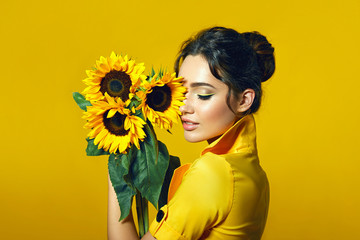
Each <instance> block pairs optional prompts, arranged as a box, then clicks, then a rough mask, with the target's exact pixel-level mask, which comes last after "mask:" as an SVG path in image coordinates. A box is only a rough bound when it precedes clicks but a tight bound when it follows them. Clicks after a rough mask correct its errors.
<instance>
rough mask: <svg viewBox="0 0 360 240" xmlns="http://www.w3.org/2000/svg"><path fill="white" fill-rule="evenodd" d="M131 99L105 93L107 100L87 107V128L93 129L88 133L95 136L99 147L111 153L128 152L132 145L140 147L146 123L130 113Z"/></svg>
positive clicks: (85, 114) (91, 136) (85, 115)
mask: <svg viewBox="0 0 360 240" xmlns="http://www.w3.org/2000/svg"><path fill="white" fill-rule="evenodd" d="M129 102H130V100H128V101H127V102H123V101H122V100H121V98H112V97H111V96H109V95H108V94H107V93H105V100H99V101H95V102H92V106H89V107H88V108H87V111H86V112H85V113H84V118H85V119H87V121H88V122H87V123H86V124H85V126H84V127H85V128H90V129H92V130H91V131H90V133H89V134H88V137H89V138H90V139H93V138H95V140H94V144H95V145H97V146H98V149H101V148H103V149H104V150H105V151H109V152H110V153H126V150H127V149H128V148H129V147H130V146H131V145H132V144H135V146H136V147H137V148H138V149H140V145H139V140H141V141H143V140H144V138H145V136H146V135H145V132H144V130H143V125H144V124H146V123H145V121H144V120H142V119H141V118H139V117H137V116H134V115H130V110H129V109H127V108H126V107H127V105H128V104H129Z"/></svg>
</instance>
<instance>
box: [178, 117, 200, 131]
mask: <svg viewBox="0 0 360 240" xmlns="http://www.w3.org/2000/svg"><path fill="white" fill-rule="evenodd" d="M181 121H182V124H183V128H184V130H185V131H192V130H195V129H196V128H197V127H198V126H199V123H197V122H194V121H192V120H190V119H187V118H184V117H183V118H181Z"/></svg>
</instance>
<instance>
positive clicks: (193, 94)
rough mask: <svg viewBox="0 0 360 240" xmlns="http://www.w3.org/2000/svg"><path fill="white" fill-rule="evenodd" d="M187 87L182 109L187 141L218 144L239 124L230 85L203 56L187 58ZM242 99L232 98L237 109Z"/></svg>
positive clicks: (182, 70)
mask: <svg viewBox="0 0 360 240" xmlns="http://www.w3.org/2000/svg"><path fill="white" fill-rule="evenodd" d="M179 76H181V77H184V86H185V87H186V88H187V93H186V99H185V100H184V103H185V105H183V106H181V107H180V111H181V113H182V116H181V120H182V123H183V127H184V136H185V139H186V140H187V141H189V142H200V141H204V140H207V141H208V142H209V143H211V142H212V141H214V140H215V139H216V138H218V137H219V136H220V135H222V134H223V133H224V132H225V131H226V130H228V129H229V128H230V127H231V126H232V125H233V124H234V122H235V120H236V119H237V118H236V115H235V113H234V112H232V111H231V110H230V108H229V106H228V105H227V103H226V101H227V95H228V89H229V88H228V86H227V85H226V84H225V83H223V82H221V81H220V80H218V79H216V78H215V77H214V76H213V75H212V74H211V72H210V68H209V65H208V62H207V61H206V60H205V58H203V57H202V56H201V55H196V56H192V55H189V56H187V57H186V58H185V59H184V61H183V63H182V65H181V68H180V71H179ZM237 104H238V100H236V99H235V98H230V105H231V107H232V109H234V110H236V107H237Z"/></svg>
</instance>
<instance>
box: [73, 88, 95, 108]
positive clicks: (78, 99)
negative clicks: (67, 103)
mask: <svg viewBox="0 0 360 240" xmlns="http://www.w3.org/2000/svg"><path fill="white" fill-rule="evenodd" d="M73 98H74V100H75V102H76V103H77V105H79V107H80V108H81V109H82V110H84V111H86V107H87V106H91V103H90V101H88V100H86V99H85V97H84V96H83V95H82V94H81V93H78V92H74V93H73Z"/></svg>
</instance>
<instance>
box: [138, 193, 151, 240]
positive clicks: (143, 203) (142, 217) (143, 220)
mask: <svg viewBox="0 0 360 240" xmlns="http://www.w3.org/2000/svg"><path fill="white" fill-rule="evenodd" d="M136 213H137V217H138V225H139V236H140V238H142V237H143V236H144V235H145V233H147V231H148V229H149V209H148V200H146V198H143V197H142V196H141V193H140V192H139V191H137V193H136Z"/></svg>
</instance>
